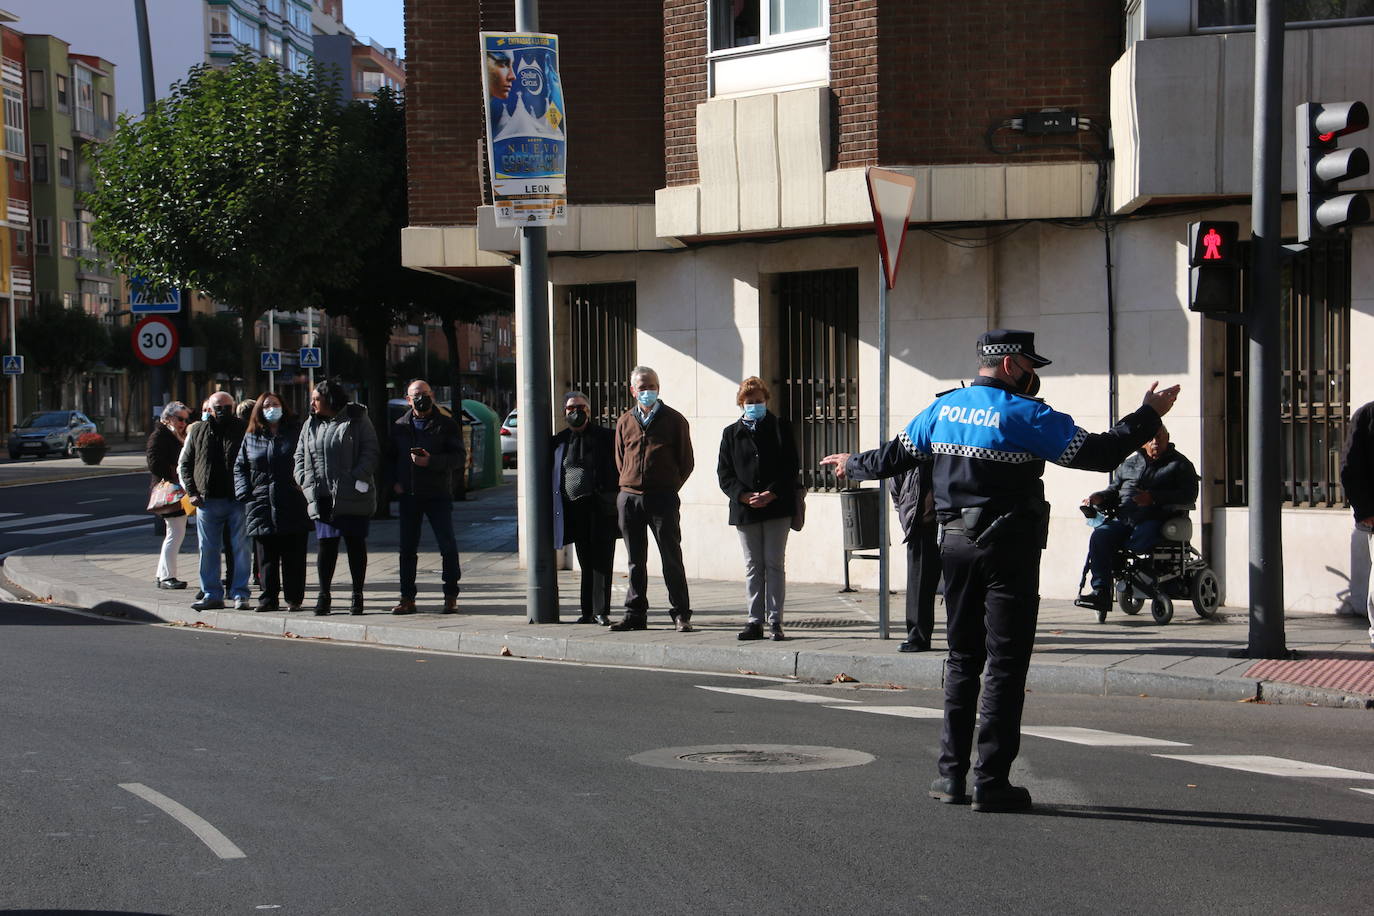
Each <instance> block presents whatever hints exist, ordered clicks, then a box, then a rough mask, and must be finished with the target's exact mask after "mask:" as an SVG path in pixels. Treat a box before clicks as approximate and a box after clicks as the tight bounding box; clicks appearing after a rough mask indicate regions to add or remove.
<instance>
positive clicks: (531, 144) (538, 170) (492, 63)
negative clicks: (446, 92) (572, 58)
mask: <svg viewBox="0 0 1374 916" xmlns="http://www.w3.org/2000/svg"><path fill="white" fill-rule="evenodd" d="M482 76H483V82H484V88H485V90H486V99H487V159H488V161H489V163H490V166H491V187H492V194H493V197H494V203H495V204H496V224H497V225H498V226H562V225H564V224H565V223H566V221H567V214H566V209H567V205H568V200H567V196H568V194H567V161H568V141H567V109H566V108H565V107H564V105H563V82H562V80H560V79H559V77H558V36H557V35H547V34H541V33H537V32H483V33H482Z"/></svg>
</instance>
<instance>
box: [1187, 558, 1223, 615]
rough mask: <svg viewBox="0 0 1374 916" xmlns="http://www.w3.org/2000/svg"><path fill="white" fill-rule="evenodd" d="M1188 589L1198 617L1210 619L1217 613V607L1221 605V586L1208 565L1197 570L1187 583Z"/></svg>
mask: <svg viewBox="0 0 1374 916" xmlns="http://www.w3.org/2000/svg"><path fill="white" fill-rule="evenodd" d="M1188 591H1189V597H1191V598H1192V599H1193V610H1195V611H1197V615H1198V616H1199V617H1201V618H1203V619H1204V620H1211V619H1212V618H1213V617H1215V616H1216V615H1217V608H1218V607H1220V606H1221V586H1220V585H1219V584H1218V583H1217V574H1216V573H1214V572H1212V568H1211V567H1210V566H1204V567H1202V569H1200V570H1198V572H1197V575H1195V576H1193V580H1192V581H1191V582H1190V583H1189V584H1188Z"/></svg>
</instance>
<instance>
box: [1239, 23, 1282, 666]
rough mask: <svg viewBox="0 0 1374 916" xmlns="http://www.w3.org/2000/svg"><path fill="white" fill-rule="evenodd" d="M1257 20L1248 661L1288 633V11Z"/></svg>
mask: <svg viewBox="0 0 1374 916" xmlns="http://www.w3.org/2000/svg"><path fill="white" fill-rule="evenodd" d="M1255 12H1256V17H1255V127H1254V159H1253V175H1252V181H1253V190H1252V192H1251V193H1252V211H1251V231H1252V233H1253V252H1254V267H1253V269H1252V271H1251V277H1252V280H1251V282H1252V284H1253V285H1252V287H1251V293H1250V301H1251V303H1252V304H1253V309H1252V311H1251V314H1250V316H1249V322H1248V330H1249V351H1250V399H1249V401H1250V402H1249V405H1248V409H1249V418H1250V424H1249V425H1250V441H1249V464H1250V467H1249V476H1248V479H1247V482H1246V487H1247V489H1248V491H1249V502H1250V642H1249V646H1248V649H1247V654H1248V656H1249V657H1250V658H1282V657H1284V656H1285V655H1287V649H1286V647H1285V644H1284V630H1283V530H1282V517H1281V515H1280V496H1279V494H1280V493H1281V492H1282V486H1283V480H1282V468H1281V466H1280V464H1279V462H1280V460H1281V454H1282V452H1281V451H1280V449H1281V445H1280V436H1279V373H1280V365H1279V360H1280V358H1281V356H1280V349H1279V293H1280V290H1279V282H1280V273H1279V270H1280V255H1281V249H1280V246H1281V243H1282V239H1281V237H1280V210H1279V208H1280V206H1281V205H1282V199H1281V197H1280V187H1279V181H1280V168H1281V166H1280V160H1279V156H1280V153H1281V148H1282V140H1283V120H1282V118H1283V113H1282V110H1281V106H1282V104H1283V9H1282V6H1281V5H1280V3H1279V0H1262V2H1260V3H1259V4H1258V5H1257V6H1256V10H1255Z"/></svg>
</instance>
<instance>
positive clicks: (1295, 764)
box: [1154, 754, 1374, 779]
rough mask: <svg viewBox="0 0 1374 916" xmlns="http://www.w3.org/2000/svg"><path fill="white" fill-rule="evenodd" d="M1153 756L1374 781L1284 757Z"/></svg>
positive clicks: (1254, 770) (1278, 773)
mask: <svg viewBox="0 0 1374 916" xmlns="http://www.w3.org/2000/svg"><path fill="white" fill-rule="evenodd" d="M1154 756H1156V757H1163V758H1165V759H1166V760H1182V761H1184V762H1185V763H1200V764H1203V765H1204V766H1212V767H1225V768H1226V769H1228V770H1244V771H1246V772H1248V773H1262V774H1264V775H1266V776H1305V777H1310V778H1315V779H1374V773H1361V772H1360V771H1358V770H1345V769H1342V768H1340V767H1329V766H1324V765H1322V764H1320V763H1304V762H1303V761H1301V760H1288V759H1286V758H1284V757H1266V756H1264V755H1262V754H1155V755H1154Z"/></svg>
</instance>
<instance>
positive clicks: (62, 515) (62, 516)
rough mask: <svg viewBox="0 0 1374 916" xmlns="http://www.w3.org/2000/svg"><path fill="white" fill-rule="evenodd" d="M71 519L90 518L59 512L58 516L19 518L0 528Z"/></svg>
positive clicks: (84, 515)
mask: <svg viewBox="0 0 1374 916" xmlns="http://www.w3.org/2000/svg"><path fill="white" fill-rule="evenodd" d="M69 518H90V516H88V515H86V514H84V513H81V512H59V513H58V514H56V515H34V516H31V517H29V518H18V519H15V520H14V521H12V522H0V528H19V527H22V526H24V525H42V524H45V523H47V522H63V521H66V520H67V519H69Z"/></svg>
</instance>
